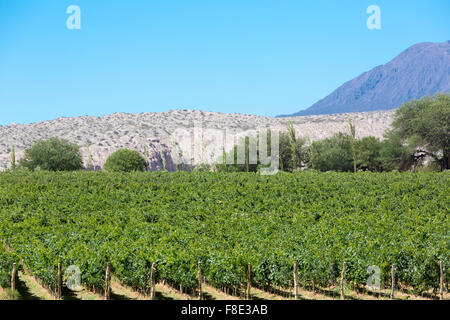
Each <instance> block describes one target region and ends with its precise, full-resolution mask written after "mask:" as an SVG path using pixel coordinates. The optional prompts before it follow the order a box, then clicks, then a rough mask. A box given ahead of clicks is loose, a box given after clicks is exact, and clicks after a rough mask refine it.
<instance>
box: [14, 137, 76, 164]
mask: <svg viewBox="0 0 450 320" xmlns="http://www.w3.org/2000/svg"><path fill="white" fill-rule="evenodd" d="M20 166H21V167H24V168H28V169H30V170H36V169H41V170H48V171H75V170H80V169H82V168H83V160H82V158H81V154H80V148H79V147H78V146H77V145H76V144H72V143H70V142H69V141H67V140H64V139H58V138H55V137H54V138H50V139H48V140H42V141H38V142H36V143H35V144H34V145H33V146H32V147H31V148H29V149H27V150H25V156H24V158H23V159H22V160H20Z"/></svg>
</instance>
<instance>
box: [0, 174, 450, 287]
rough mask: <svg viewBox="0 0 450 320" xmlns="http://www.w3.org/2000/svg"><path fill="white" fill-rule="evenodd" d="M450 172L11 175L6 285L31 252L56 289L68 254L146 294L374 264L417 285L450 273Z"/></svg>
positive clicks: (285, 280) (354, 280)
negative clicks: (201, 280) (202, 282)
mask: <svg viewBox="0 0 450 320" xmlns="http://www.w3.org/2000/svg"><path fill="white" fill-rule="evenodd" d="M449 212H450V173H449V172H442V173H396V172H392V173H364V172H360V173H356V174H351V173H332V172H329V173H317V172H295V173H291V174H288V173H279V174H277V175H274V176H261V175H259V174H254V173H201V172H199V173H187V172H178V173H167V172H146V173H132V174H120V173H114V174H107V173H102V172H75V173H49V172H39V171H38V172H34V173H30V172H21V171H18V172H4V173H1V174H0V239H1V242H2V246H0V286H2V287H4V288H5V287H8V286H9V281H10V280H11V273H10V270H11V265H12V263H13V262H19V261H21V262H22V263H23V265H24V266H26V268H27V269H29V270H31V272H32V274H33V276H34V277H36V278H37V279H39V281H40V282H41V283H42V284H43V285H45V286H47V287H48V288H52V289H53V290H55V288H56V286H57V279H58V278H57V272H58V264H61V265H62V266H63V268H64V267H67V266H71V265H76V266H78V267H79V268H80V270H81V282H82V284H83V285H84V286H85V287H86V288H88V289H89V290H91V291H93V292H103V291H104V290H105V266H106V265H107V263H108V262H109V263H110V265H111V273H112V275H113V276H114V277H117V278H118V279H119V280H120V282H121V283H122V284H123V285H126V286H128V287H131V288H133V289H134V290H136V291H139V292H142V293H145V294H147V293H148V292H149V290H150V288H149V286H150V283H151V282H152V281H151V280H152V279H151V274H152V264H154V265H155V266H156V268H155V270H156V272H155V273H154V276H155V281H156V282H160V281H162V280H164V282H165V283H168V284H170V285H172V286H173V287H176V288H180V287H181V288H183V289H184V290H185V292H191V291H192V292H194V291H195V290H196V288H197V286H198V265H199V262H200V264H201V270H202V275H203V276H204V277H205V278H206V279H207V281H208V283H209V284H211V285H212V286H214V287H216V288H229V291H227V292H229V293H230V294H234V293H236V292H240V291H243V290H245V287H246V286H247V271H248V264H249V263H250V265H251V284H252V286H255V287H258V288H263V289H268V288H286V289H287V290H289V288H292V285H293V281H294V279H293V278H294V276H293V271H292V268H293V265H294V262H296V263H297V268H298V281H299V282H300V284H301V285H302V286H305V287H306V286H311V285H314V286H317V287H323V288H326V287H329V286H333V285H335V284H336V283H338V282H339V279H340V277H341V271H342V270H341V269H342V266H343V263H344V262H345V264H346V271H345V275H344V278H345V279H344V280H345V282H346V283H348V284H351V285H352V286H353V287H355V288H358V287H364V286H366V283H367V278H368V277H369V275H370V274H369V273H368V271H367V268H368V267H369V266H378V267H379V268H380V271H381V283H382V285H383V286H386V287H387V286H389V285H390V281H391V276H392V275H391V270H392V269H391V268H392V265H395V281H396V286H398V287H402V288H409V289H410V290H411V291H413V292H414V293H416V294H419V293H421V292H424V291H428V290H431V289H435V290H437V289H439V285H440V281H439V279H440V267H439V263H440V262H442V264H443V266H444V278H445V279H448V276H449V275H450V272H449V268H448V266H450V256H449V252H450V218H449Z"/></svg>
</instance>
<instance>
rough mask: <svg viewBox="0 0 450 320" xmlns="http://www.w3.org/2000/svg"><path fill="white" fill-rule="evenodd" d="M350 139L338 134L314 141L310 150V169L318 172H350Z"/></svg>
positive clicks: (346, 135)
mask: <svg viewBox="0 0 450 320" xmlns="http://www.w3.org/2000/svg"><path fill="white" fill-rule="evenodd" d="M351 139H352V137H351V136H350V135H348V134H345V133H342V132H339V133H336V134H335V135H333V136H332V137H330V138H326V139H323V140H319V141H314V142H313V143H312V144H311V148H310V157H309V162H310V164H311V167H312V168H313V169H316V170H320V171H331V170H336V171H352V169H353V157H352V152H351V150H352V146H351Z"/></svg>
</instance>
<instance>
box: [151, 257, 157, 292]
mask: <svg viewBox="0 0 450 320" xmlns="http://www.w3.org/2000/svg"><path fill="white" fill-rule="evenodd" d="M155 271H156V270H155V263H154V262H153V263H152V270H151V273H150V299H151V300H153V299H155Z"/></svg>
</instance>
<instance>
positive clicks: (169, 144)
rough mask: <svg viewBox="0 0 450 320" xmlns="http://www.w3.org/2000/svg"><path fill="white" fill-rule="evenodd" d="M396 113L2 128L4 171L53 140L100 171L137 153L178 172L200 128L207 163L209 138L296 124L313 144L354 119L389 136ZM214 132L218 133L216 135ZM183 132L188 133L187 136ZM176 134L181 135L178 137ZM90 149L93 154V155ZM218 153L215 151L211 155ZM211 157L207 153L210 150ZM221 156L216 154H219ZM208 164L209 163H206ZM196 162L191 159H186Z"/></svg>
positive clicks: (191, 114) (173, 117)
mask: <svg viewBox="0 0 450 320" xmlns="http://www.w3.org/2000/svg"><path fill="white" fill-rule="evenodd" d="M392 116H393V111H374V112H362V113H348V114H335V115H316V116H302V117H289V118H269V117H262V116H255V115H246V114H224V113H216V112H203V111H194V110H175V111H169V112H163V113H141V114H126V113H115V114H111V115H107V116H103V117H92V116H83V117H74V118H58V119H56V120H52V121H43V122H38V123H33V124H25V125H19V124H11V125H7V126H0V170H5V169H7V168H9V167H10V166H11V163H10V151H11V146H13V145H14V146H15V150H16V158H17V160H19V159H20V158H21V157H23V153H24V150H25V149H26V148H29V147H31V146H32V145H33V143H34V142H36V141H38V140H42V139H48V138H50V137H59V138H64V139H67V140H69V141H70V142H73V143H76V144H78V145H79V146H80V147H81V152H82V155H83V159H84V163H85V165H86V166H87V165H88V154H89V153H90V154H91V158H92V165H93V166H94V167H95V168H96V169H100V168H101V167H102V166H103V164H104V163H105V161H106V159H107V157H108V156H109V155H110V154H111V153H112V152H114V151H115V150H117V149H120V148H129V149H135V150H138V151H140V152H142V153H143V154H145V155H146V156H148V158H149V162H150V169H151V170H161V169H163V159H162V157H163V158H164V160H165V162H166V167H167V169H168V170H174V169H175V165H174V163H173V158H172V157H173V155H174V154H175V153H178V152H175V151H173V150H174V145H175V142H178V145H179V148H181V150H183V157H184V158H186V157H187V156H186V155H189V149H191V150H192V149H193V148H194V147H192V143H190V142H189V141H191V140H190V138H189V134H188V133H191V134H193V133H194V132H195V130H194V127H196V128H199V127H201V128H203V129H202V130H203V131H202V132H203V140H202V141H203V146H202V147H205V148H206V149H205V150H208V151H207V157H206V158H211V159H212V158H214V156H215V155H217V154H220V153H221V151H222V146H223V143H222V144H221V143H218V140H217V139H213V138H211V137H209V135H213V134H211V132H213V130H215V131H216V132H224V130H226V131H227V132H228V134H231V135H235V136H238V135H242V134H245V133H246V132H251V131H253V130H258V129H262V128H271V129H274V130H275V129H276V130H285V128H286V125H287V124H288V123H289V122H292V124H293V125H294V128H295V130H296V132H297V135H298V136H303V137H307V138H308V139H309V141H314V140H317V139H322V138H325V137H329V136H331V135H333V134H334V133H336V132H339V131H347V130H348V127H347V124H348V119H351V120H352V121H353V122H354V123H355V125H356V134H357V137H364V136H369V135H372V136H376V137H379V138H382V137H383V133H384V132H385V131H386V130H387V129H389V128H390V124H391V121H392ZM211 129H213V130H211ZM183 131H184V132H185V133H186V134H184V136H183ZM174 132H178V133H181V136H180V134H178V136H177V135H175V136H174V135H173V133H174ZM88 149H89V153H88ZM211 150H213V151H211ZM205 153H206V151H205ZM214 154H215V155H214ZM203 160H204V159H203ZM185 161H186V163H190V160H189V159H185Z"/></svg>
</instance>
